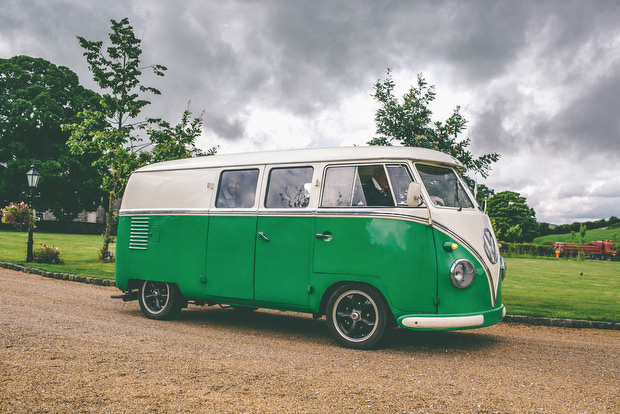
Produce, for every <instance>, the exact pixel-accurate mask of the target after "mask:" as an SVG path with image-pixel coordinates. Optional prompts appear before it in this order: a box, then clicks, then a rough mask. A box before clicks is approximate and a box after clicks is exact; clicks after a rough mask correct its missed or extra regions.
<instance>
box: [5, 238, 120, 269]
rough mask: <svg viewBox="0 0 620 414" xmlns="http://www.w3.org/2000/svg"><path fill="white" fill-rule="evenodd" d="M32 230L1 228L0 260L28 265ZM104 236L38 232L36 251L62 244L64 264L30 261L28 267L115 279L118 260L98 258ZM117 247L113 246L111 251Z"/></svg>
mask: <svg viewBox="0 0 620 414" xmlns="http://www.w3.org/2000/svg"><path fill="white" fill-rule="evenodd" d="M27 241H28V233H26V232H16V231H0V261H3V262H9V263H15V264H20V265H26V243H27ZM102 243H103V238H102V236H92V235H83V234H57V233H37V232H36V231H35V233H34V250H36V249H37V248H39V247H40V245H41V244H45V245H48V246H54V247H58V248H59V249H60V251H61V257H62V258H63V260H64V261H65V263H63V264H45V263H28V264H27V266H28V267H34V268H37V269H42V270H47V271H50V272H60V273H71V274H75V275H80V276H90V277H101V278H105V279H114V263H106V262H102V261H99V260H97V257H98V255H99V250H100V249H101V245H102ZM114 248H115V246H114V245H110V250H114Z"/></svg>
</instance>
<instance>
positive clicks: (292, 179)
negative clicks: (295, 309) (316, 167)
mask: <svg viewBox="0 0 620 414" xmlns="http://www.w3.org/2000/svg"><path fill="white" fill-rule="evenodd" d="M312 174H313V168H312V167H287V168H273V169H272V170H271V171H270V172H269V181H268V184H267V190H266V198H265V203H264V208H261V209H259V214H258V226H257V239H256V265H255V289H256V296H255V298H256V300H257V301H265V302H272V303H281V304H285V305H295V306H299V307H300V308H307V307H308V306H309V302H308V297H309V293H308V283H309V276H310V249H311V248H312V240H313V237H314V234H313V233H312V231H313V229H314V218H313V215H312V211H311V210H310V209H309V208H308V204H309V200H310V185H311V183H312Z"/></svg>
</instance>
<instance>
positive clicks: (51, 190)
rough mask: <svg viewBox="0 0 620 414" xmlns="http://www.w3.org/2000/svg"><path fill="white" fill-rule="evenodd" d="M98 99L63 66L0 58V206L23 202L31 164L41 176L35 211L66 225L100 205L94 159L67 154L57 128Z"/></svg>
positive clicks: (62, 134)
mask: <svg viewBox="0 0 620 414" xmlns="http://www.w3.org/2000/svg"><path fill="white" fill-rule="evenodd" d="M100 98H101V97H100V96H99V95H98V94H96V93H95V92H93V91H91V90H88V89H86V88H84V87H83V86H81V85H80V84H79V81H78V77H77V75H76V74H75V73H74V72H72V71H71V70H69V69H68V68H66V67H63V66H56V65H54V64H53V63H51V62H49V61H47V60H45V59H40V58H33V57H29V56H14V57H12V58H8V59H0V205H5V204H7V203H9V202H13V201H18V200H23V199H24V194H27V192H28V187H27V183H26V178H25V174H26V171H28V170H29V169H30V165H31V164H32V163H33V161H34V162H35V163H36V167H37V170H38V171H39V172H40V173H41V184H40V185H39V187H38V188H37V190H38V191H39V192H40V196H39V197H38V198H37V200H36V204H35V207H36V208H37V209H38V210H47V209H49V210H52V212H53V213H54V215H55V216H56V218H58V219H60V220H62V219H67V220H69V219H73V218H75V217H76V216H77V214H78V213H79V212H81V211H82V210H92V209H94V208H95V207H96V206H97V205H98V204H99V203H100V202H101V198H102V196H103V193H102V191H101V190H100V189H99V175H98V173H97V170H96V169H95V168H93V167H92V166H91V164H92V161H93V160H94V156H93V155H91V154H82V155H80V156H75V155H72V154H71V153H70V151H69V148H68V147H67V146H66V141H67V139H68V138H69V134H68V133H67V132H63V131H62V129H61V124H63V123H70V122H76V121H78V118H77V115H78V113H79V112H81V111H83V110H85V109H94V108H96V107H97V106H98V105H99V100H100Z"/></svg>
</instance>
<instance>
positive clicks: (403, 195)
mask: <svg viewBox="0 0 620 414" xmlns="http://www.w3.org/2000/svg"><path fill="white" fill-rule="evenodd" d="M387 170H388V175H389V176H390V182H391V183H392V189H393V190H394V196H395V197H396V204H398V205H399V206H406V205H407V192H408V191H409V183H411V182H412V181H413V180H412V179H411V174H410V173H409V169H408V168H407V166H405V165H402V164H400V165H388V166H387Z"/></svg>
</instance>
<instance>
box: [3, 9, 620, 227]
mask: <svg viewBox="0 0 620 414" xmlns="http://www.w3.org/2000/svg"><path fill="white" fill-rule="evenodd" d="M123 17H129V20H130V24H131V25H132V26H133V27H134V31H135V33H136V35H137V36H138V37H139V38H140V39H142V49H143V57H142V62H143V63H144V65H148V64H161V65H164V66H167V67H168V71H167V73H166V76H165V77H163V78H159V77H156V76H154V75H146V74H145V75H144V77H143V83H144V84H146V85H148V86H154V87H156V88H158V89H160V90H161V91H162V95H163V96H162V97H154V98H153V99H152V102H153V104H152V105H151V106H150V107H149V111H148V115H149V116H157V117H162V118H164V119H166V120H168V121H169V122H171V123H172V124H176V123H177V122H178V121H179V120H180V117H181V114H182V112H183V110H184V109H185V108H186V107H187V105H188V102H189V101H191V107H190V109H191V110H192V111H193V112H194V113H195V114H196V115H198V114H200V113H201V112H202V111H203V110H204V111H205V115H204V120H205V122H204V133H203V136H202V137H201V139H200V140H199V142H198V145H199V146H200V147H202V148H204V149H206V148H210V147H211V146H214V145H219V146H220V152H221V153H224V152H226V153H229V152H241V151H250V150H270V149H284V148H305V147H319V146H320V147H324V146H349V145H363V144H364V143H366V142H367V141H368V140H369V139H371V138H372V137H373V136H374V134H375V124H374V113H375V111H376V110H377V108H378V104H377V103H376V102H375V101H373V99H372V98H371V96H370V95H371V93H372V92H373V85H374V83H375V82H376V81H377V80H379V79H384V78H385V71H386V68H392V71H393V78H394V80H395V81H396V85H397V94H398V95H399V96H402V94H403V93H405V92H406V90H407V89H409V87H411V86H412V85H414V84H415V83H416V75H417V74H418V73H422V74H423V76H424V77H425V78H426V80H427V81H428V82H429V83H430V84H432V85H435V87H436V92H437V99H436V101H435V102H434V103H433V106H432V107H431V109H432V110H433V115H434V118H435V120H441V121H443V120H445V119H446V118H448V117H449V116H450V114H451V113H452V111H453V109H454V108H455V107H456V106H457V105H460V106H461V107H462V113H463V114H464V115H465V117H466V118H467V120H468V121H469V124H468V130H467V131H466V134H465V136H466V137H469V138H470V139H471V141H472V144H471V146H470V149H471V151H472V152H473V153H474V154H475V155H481V154H484V153H489V152H498V153H500V154H501V159H500V161H499V162H497V163H496V164H494V166H493V169H492V171H491V174H490V176H489V178H487V179H486V180H484V179H482V178H481V177H478V181H479V182H480V183H485V184H487V185H488V186H489V187H491V188H493V189H495V191H497V192H499V191H504V190H511V191H516V192H519V193H521V195H522V196H525V197H526V198H527V202H528V204H529V205H530V207H533V208H534V210H535V211H536V215H537V218H538V220H539V221H546V222H551V223H556V224H561V223H570V222H573V221H576V220H590V219H599V218H609V217H610V216H612V215H614V216H620V114H619V113H618V112H619V108H620V24H619V23H618V22H620V1H618V0H607V1H605V0H592V1H582V0H573V1H571V0H557V1H545V0H532V1H491V0H479V1H465V0H460V1H379V0H377V1H370V0H367V1H366V0H355V1H354V0H350V1H317V0H312V1H310V0H305V1H301V0H299V1H293V0H279V1H278V0H274V1H268V0H267V1H249V0H248V1H225V0H213V1H207V0H184V1H166V0H149V1H138V0H135V1H132V0H106V1H87V0H0V57H3V58H6V57H11V56H14V55H21V54H23V55H29V56H34V57H42V58H44V59H47V60H49V61H51V62H52V63H54V64H56V65H59V66H60V65H62V66H67V67H69V68H70V69H71V70H73V71H74V72H76V73H77V74H78V76H79V77H80V81H81V83H82V84H83V85H85V86H86V87H89V88H91V89H93V90H96V91H98V92H101V91H100V90H99V89H98V87H97V86H96V85H95V84H94V83H93V81H92V77H91V75H90V73H89V71H88V67H87V64H86V61H85V58H84V57H83V56H82V52H83V51H82V49H81V48H80V46H79V45H78V42H77V40H76V35H80V36H83V37H85V38H86V39H89V40H107V35H108V33H109V31H110V19H115V20H120V19H122V18H123Z"/></svg>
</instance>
